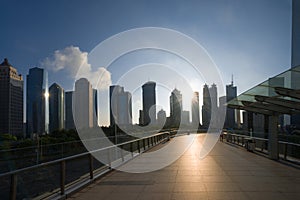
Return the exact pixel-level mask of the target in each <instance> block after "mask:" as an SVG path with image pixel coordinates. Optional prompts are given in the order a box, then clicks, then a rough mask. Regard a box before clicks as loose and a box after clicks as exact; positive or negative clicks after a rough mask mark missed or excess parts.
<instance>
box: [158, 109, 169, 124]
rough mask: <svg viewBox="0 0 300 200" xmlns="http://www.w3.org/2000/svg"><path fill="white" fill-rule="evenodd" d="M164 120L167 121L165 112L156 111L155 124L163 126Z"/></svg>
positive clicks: (161, 110)
mask: <svg viewBox="0 0 300 200" xmlns="http://www.w3.org/2000/svg"><path fill="white" fill-rule="evenodd" d="M166 120H167V115H166V111H164V110H163V109H160V111H158V113H157V124H159V125H160V126H163V125H164V124H165V123H166Z"/></svg>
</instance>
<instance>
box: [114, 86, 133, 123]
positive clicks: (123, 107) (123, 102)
mask: <svg viewBox="0 0 300 200" xmlns="http://www.w3.org/2000/svg"><path fill="white" fill-rule="evenodd" d="M116 124H117V125H119V126H127V125H131V124H132V97H131V94H130V92H126V91H124V88H123V87H121V86H119V85H112V86H110V126H114V125H116Z"/></svg>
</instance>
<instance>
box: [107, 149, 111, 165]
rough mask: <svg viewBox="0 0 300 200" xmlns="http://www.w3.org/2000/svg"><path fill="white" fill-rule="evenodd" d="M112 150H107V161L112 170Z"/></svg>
mask: <svg viewBox="0 0 300 200" xmlns="http://www.w3.org/2000/svg"><path fill="white" fill-rule="evenodd" d="M110 149H111V148H109V149H107V161H108V167H109V168H110V169H111V159H110Z"/></svg>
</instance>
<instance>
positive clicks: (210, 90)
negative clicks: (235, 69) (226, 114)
mask: <svg viewBox="0 0 300 200" xmlns="http://www.w3.org/2000/svg"><path fill="white" fill-rule="evenodd" d="M217 109H218V90H217V85H216V84H212V85H211V87H209V86H208V85H207V84H205V85H204V86H203V105H202V125H203V128H208V127H209V125H210V122H211V118H212V116H213V117H215V119H213V120H214V121H215V122H216V120H218V113H217V112H218V110H217Z"/></svg>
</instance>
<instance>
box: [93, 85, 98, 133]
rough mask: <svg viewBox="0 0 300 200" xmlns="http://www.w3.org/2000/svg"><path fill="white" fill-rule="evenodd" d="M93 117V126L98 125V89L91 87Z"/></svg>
mask: <svg viewBox="0 0 300 200" xmlns="http://www.w3.org/2000/svg"><path fill="white" fill-rule="evenodd" d="M93 119H94V127H97V126H98V91H97V89H93Z"/></svg>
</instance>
